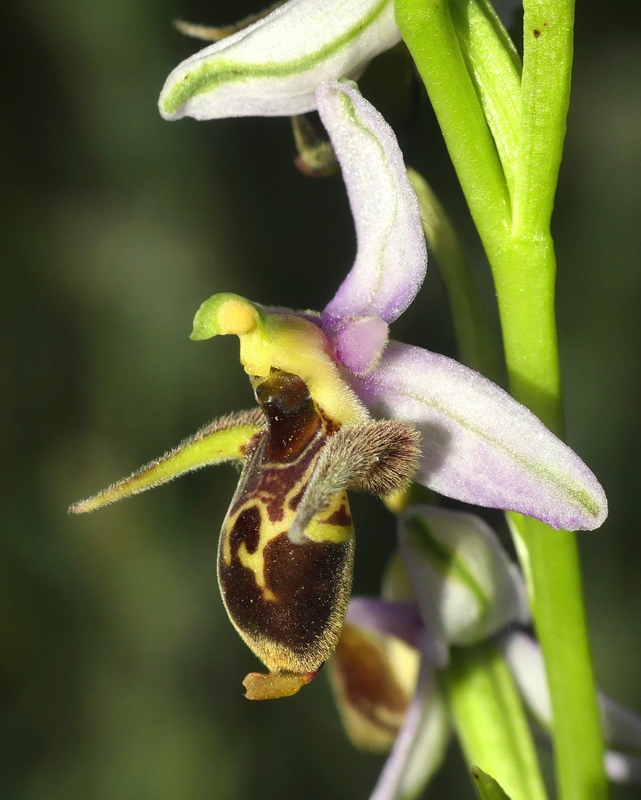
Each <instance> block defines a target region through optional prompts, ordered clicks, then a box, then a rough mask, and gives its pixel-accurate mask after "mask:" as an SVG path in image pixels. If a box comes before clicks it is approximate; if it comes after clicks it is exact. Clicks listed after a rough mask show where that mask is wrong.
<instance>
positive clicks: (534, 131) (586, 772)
mask: <svg viewBox="0 0 641 800" xmlns="http://www.w3.org/2000/svg"><path fill="white" fill-rule="evenodd" d="M453 1H454V0H453ZM456 2H457V3H459V5H458V6H457V9H456V10H455V11H454V12H453V14H454V19H455V20H456V24H455V22H454V20H453V16H452V14H451V13H450V8H449V6H448V4H447V2H445V1H444V0H396V19H397V22H398V25H399V28H400V30H401V33H402V35H403V38H404V39H405V42H406V44H407V45H408V47H409V49H410V52H411V53H412V56H413V57H414V60H415V62H416V65H417V67H418V70H419V72H420V74H421V77H422V78H423V81H424V82H425V85H426V87H427V90H428V93H429V95H430V99H431V101H432V105H433V107H434V110H435V113H436V116H437V118H438V120H439V123H440V126H441V129H442V131H443V135H444V138H445V141H446V144H447V147H448V150H449V152H450V155H451V158H452V162H453V164H454V166H455V168H456V171H457V174H458V177H459V180H460V182H461V186H462V188H463V191H464V193H465V196H466V199H467V202H468V205H469V207H470V211H471V214H472V217H473V219H474V222H475V224H476V226H477V229H478V231H479V234H480V236H481V240H482V242H483V245H484V247H485V251H486V253H487V256H488V260H489V262H490V266H491V268H492V274H493V276H494V282H495V286H496V291H497V299H498V305H499V313H500V318H501V327H502V331H503V344H504V350H505V357H506V364H507V369H508V376H509V381H510V388H511V392H512V394H513V396H514V397H515V398H516V399H517V400H519V401H520V402H521V403H523V404H524V405H526V406H528V407H529V408H530V409H531V410H532V411H534V413H536V414H537V415H538V416H539V417H540V418H541V419H542V420H543V421H544V422H545V423H546V425H548V427H549V428H551V429H552V430H553V431H554V432H555V433H557V434H558V435H560V436H562V435H563V412H562V400H561V387H560V371H559V361H558V347H557V334H556V319H555V309H554V300H555V278H556V259H555V254H554V244H553V241H552V237H551V235H550V229H549V223H550V217H551V214H552V209H553V203H554V195H555V191H556V181H557V174H558V168H559V164H560V160H561V155H562V147H563V138H564V133H565V118H566V114H567V107H568V102H569V87H570V71H571V62H572V27H573V6H572V3H571V2H569V0H525V3H524V11H525V17H524V31H525V37H524V59H523V70H522V78H521V87H522V88H521V90H520V103H519V104H518V109H519V110H518V118H516V119H512V120H511V121H510V120H509V119H507V118H508V117H509V116H510V115H512V114H516V110H515V109H516V104H514V103H513V102H512V101H510V102H502V103H498V102H496V101H495V100H494V99H493V98H494V97H495V95H496V96H498V93H499V92H500V90H501V88H500V87H501V85H502V86H503V87H505V86H507V85H508V83H511V84H512V85H513V77H514V74H516V73H517V66H518V64H517V62H515V61H514V53H513V48H512V47H510V46H507V45H505V43H503V44H501V38H502V36H503V33H502V32H501V28H500V27H497V26H496V25H492V26H490V25H488V24H486V23H485V22H484V21H483V20H482V18H481V13H483V14H485V17H486V19H487V20H489V19H490V17H489V16H488V14H487V13H486V12H485V11H484V6H481V5H480V4H478V5H479V8H477V9H474V8H473V5H474V4H475V3H476V0H474V2H472V0H456ZM466 9H467V10H466ZM479 9H480V10H479ZM466 20H467V23H466V22H465V21H466ZM473 20H476V21H477V23H478V24H476V23H475V24H474V25H472V21H473ZM464 23H465V24H466V25H467V33H465V25H464ZM479 31H480V32H481V34H482V35H480V34H479ZM493 31H494V33H495V41H494V42H492V41H491V39H492V33H493ZM474 32H476V33H474ZM473 33H474V35H472V34H473ZM499 46H505V49H506V54H505V56H503V57H500V58H499V57H496V54H497V52H498V47H499ZM464 53H465V55H464ZM492 59H493V60H494V62H495V63H496V64H498V65H499V69H498V72H497V83H496V85H494V86H492V70H491V69H489V68H488V63H490V61H491V60H492ZM510 61H511V62H512V64H513V67H510V65H509V62H510ZM468 65H469V69H468ZM512 70H514V71H512ZM470 73H471V74H470ZM510 74H511V75H512V77H509V78H508V79H507V80H508V83H506V76H510ZM510 91H513V89H512V90H510ZM483 98H485V99H483ZM490 101H492V102H490ZM510 109H512V110H510ZM486 114H487V118H486V116H485V115H486ZM486 119H487V121H486ZM514 130H517V131H518V136H517V141H516V151H515V150H514V138H513V137H514ZM495 137H496V140H498V141H496V142H495ZM510 163H511V165H512V166H511V168H510V167H509V166H507V167H505V169H504V165H507V164H510ZM510 172H511V177H510ZM506 175H507V176H508V177H506ZM453 311H454V313H457V312H456V311H455V310H454V306H453ZM467 325H469V326H473V325H474V318H471V319H470V320H468V323H467ZM459 327H460V325H459V324H458V323H457V332H458V329H459ZM481 335H483V334H482V332H481ZM510 516H511V520H510V521H511V525H512V530H513V532H514V533H515V539H516V542H517V547H518V550H519V557H520V559H521V562H522V564H523V566H524V569H525V572H526V574H527V576H528V584H529V589H530V596H531V601H532V610H533V615H534V620H535V624H536V629H537V634H538V636H539V639H540V641H541V645H542V647H543V652H544V655H545V660H546V669H547V673H548V679H549V682H550V689H551V694H552V706H553V712H554V729H553V738H554V745H555V755H556V769H557V783H558V787H559V796H560V797H561V799H562V800H603V798H605V797H607V783H606V779H605V773H604V766H603V753H604V751H603V740H602V735H601V729H600V720H599V716H598V709H597V704H596V698H595V686H594V677H593V674H592V667H591V660H590V653H589V644H588V638H587V627H586V620H585V612H584V608H583V601H582V586H581V573H580V564H579V558H578V552H577V545H576V538H575V536H574V535H573V534H570V533H565V532H563V531H558V532H556V531H551V530H550V529H549V528H547V527H546V526H545V525H543V524H542V523H540V522H537V521H535V520H531V519H527V518H524V517H520V516H518V515H510ZM477 763H478V762H477ZM480 766H481V767H483V765H482V764H480ZM489 772H490V774H493V775H494V773H493V772H492V770H491V769H490V770H489ZM495 777H498V776H495ZM504 788H506V787H504ZM509 793H510V792H509V790H508V794H509Z"/></svg>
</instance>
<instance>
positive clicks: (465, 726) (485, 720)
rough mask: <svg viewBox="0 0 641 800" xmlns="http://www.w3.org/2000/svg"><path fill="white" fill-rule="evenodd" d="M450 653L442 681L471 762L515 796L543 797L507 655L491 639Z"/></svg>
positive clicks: (536, 799)
mask: <svg viewBox="0 0 641 800" xmlns="http://www.w3.org/2000/svg"><path fill="white" fill-rule="evenodd" d="M451 653H452V660H451V662H450V665H449V667H448V668H447V670H446V671H445V673H444V674H445V679H444V682H445V687H446V690H447V692H448V695H449V699H450V706H451V709H452V716H453V720H454V727H455V728H456V732H457V734H458V738H459V741H460V743H461V746H462V748H463V752H464V754H465V758H466V760H467V763H468V764H469V766H470V767H474V766H476V767H480V768H481V769H482V770H483V771H484V772H486V773H489V774H490V775H492V777H493V778H494V779H495V780H496V781H498V783H499V784H500V785H501V787H502V788H503V789H504V790H505V792H506V793H507V794H508V795H509V797H510V798H511V800H545V798H546V793H545V786H544V784H543V779H542V778H541V772H540V770H539V763H538V759H537V754H536V748H535V746H534V742H533V740H532V734H531V732H530V728H529V725H528V721H527V718H526V716H525V711H524V710H523V706H522V704H521V698H520V697H519V693H518V691H517V688H516V686H515V684H514V679H513V678H512V674H511V673H510V670H509V669H508V667H507V664H506V663H505V661H504V659H503V657H502V656H501V654H500V653H499V652H498V650H497V649H496V647H495V646H494V645H493V644H492V643H490V642H485V643H484V644H481V645H477V646H475V647H468V648H453V649H452V651H451Z"/></svg>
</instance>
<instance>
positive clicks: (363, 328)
mask: <svg viewBox="0 0 641 800" xmlns="http://www.w3.org/2000/svg"><path fill="white" fill-rule="evenodd" d="M388 333H389V326H388V325H387V323H386V322H385V320H383V319H381V318H380V317H347V318H346V319H344V320H342V321H341V322H340V323H339V325H338V327H337V329H336V356H337V358H338V360H339V361H340V362H341V364H343V366H345V367H347V369H348V370H350V372H353V373H354V374H355V375H361V376H365V375H368V374H369V373H370V372H371V371H372V370H373V369H374V368H375V367H376V366H377V365H378V363H379V361H380V360H381V356H382V355H383V350H384V349H385V345H386V344H387V337H388Z"/></svg>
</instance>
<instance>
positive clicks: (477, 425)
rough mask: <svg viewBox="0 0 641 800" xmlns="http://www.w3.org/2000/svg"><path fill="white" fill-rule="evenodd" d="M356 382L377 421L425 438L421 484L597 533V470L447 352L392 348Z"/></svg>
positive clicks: (601, 497) (600, 515) (600, 507)
mask: <svg viewBox="0 0 641 800" xmlns="http://www.w3.org/2000/svg"><path fill="white" fill-rule="evenodd" d="M352 386H353V388H354V389H355V391H356V393H357V394H358V395H359V397H360V398H361V400H362V401H363V402H364V403H365V404H366V405H367V406H368V408H369V409H370V411H372V412H373V413H374V415H375V416H381V417H393V418H394V419H400V420H404V421H408V422H411V423H412V424H413V425H415V426H416V427H417V428H418V430H419V431H420V433H421V435H422V451H423V456H422V460H421V463H420V465H419V470H418V474H417V476H416V480H417V481H418V482H419V483H422V484H423V485H424V486H427V487H429V488H430V489H433V490H434V491H436V492H439V493H440V494H443V495H445V496H447V497H453V498H455V499H457V500H463V501H464V502H467V503H473V504H474V505H479V506H486V507H489V508H502V509H507V510H511V511H517V512H519V513H522V514H527V515H528V516H531V517H536V518H537V519H540V520H542V521H543V522H545V523H547V524H548V525H550V526H551V527H553V528H564V529H566V530H592V529H594V528H598V527H599V526H600V525H601V524H602V523H603V521H604V520H605V518H606V516H607V510H608V506H607V500H606V497H605V493H604V492H603V489H602V488H601V485H600V484H599V482H598V481H597V479H596V478H595V476H594V474H593V473H592V472H591V471H590V470H589V469H588V467H587V466H586V465H585V464H584V463H583V461H581V459H580V458H579V457H578V456H577V455H576V453H574V452H573V451H572V450H571V449H570V448H569V447H568V446H567V445H565V444H564V443H563V442H562V441H560V439H558V438H557V437H556V436H554V434H552V433H551V432H550V431H549V430H548V429H547V428H546V427H545V425H543V423H542V422H541V421H540V420H539V419H538V418H537V417H536V416H535V415H534V414H532V412H531V411H529V410H528V409H527V408H525V407H524V406H522V405H521V404H520V403H517V402H516V400H514V399H513V398H512V397H510V395H508V394H507V393H506V392H504V391H503V390H502V389H501V388H499V387H498V386H496V384H494V383H492V382H491V381H489V380H487V379H486V378H484V377H483V376H482V375H480V374H479V373H478V372H474V371H473V370H471V369H468V368H467V367H464V366H462V365H461V364H459V363H458V362H456V361H453V360H452V359H450V358H447V357H446V356H442V355H439V354H436V353H430V352H429V351H427V350H423V349H421V348H419V347H412V346H410V345H404V344H400V343H398V342H391V343H390V344H389V345H388V346H387V348H386V350H385V352H384V354H383V356H382V359H381V363H380V364H379V366H378V368H377V369H376V370H375V371H374V373H373V374H372V375H370V376H369V377H367V378H364V379H359V378H354V380H353V382H352Z"/></svg>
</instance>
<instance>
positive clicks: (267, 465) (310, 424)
mask: <svg viewBox="0 0 641 800" xmlns="http://www.w3.org/2000/svg"><path fill="white" fill-rule="evenodd" d="M295 5H296V7H298V5H301V6H303V5H305V4H304V2H302V1H301V3H300V4H298V3H297V4H295ZM356 5H358V4H356ZM283 8H285V7H283ZM275 13H278V12H275ZM316 103H317V106H318V110H319V113H320V116H321V119H322V120H323V123H324V124H325V126H326V128H327V130H328V133H329V136H330V138H331V141H332V144H333V147H334V149H335V151H336V155H337V157H338V160H339V162H340V164H341V168H342V171H343V176H344V179H345V183H346V186H347V193H348V197H349V201H350V206H351V209H352V214H353V216H354V221H355V226H356V235H357V242H358V251H357V256H356V260H355V263H354V266H353V267H352V269H351V271H350V273H349V274H348V276H347V277H346V278H345V280H344V281H343V283H342V285H341V286H340V287H339V289H338V291H337V293H336V295H335V296H334V298H333V299H332V300H331V301H330V302H329V303H328V304H327V306H326V307H325V308H324V310H323V312H322V313H321V314H318V313H316V312H310V311H307V312H296V311H288V310H284V309H267V308H265V307H263V306H260V305H258V304H256V303H252V302H250V301H248V300H245V299H244V298H241V297H239V296H237V295H233V294H217V295H214V296H213V297H211V298H209V300H207V301H205V303H203V305H202V306H201V308H200V309H199V310H198V313H197V314H196V317H195V320H194V329H193V333H192V339H196V340H203V339H208V338H210V337H212V336H216V335H222V334H235V335H237V336H238V337H239V340H240V360H241V363H242V364H243V367H244V369H245V371H246V373H247V374H248V375H249V376H250V379H251V382H252V386H253V388H254V391H255V395H256V399H257V401H258V404H259V406H260V409H255V410H254V411H249V412H242V413H240V414H232V415H230V416H228V417H225V418H223V419H222V420H218V421H215V422H213V423H211V424H210V425H208V426H206V427H205V428H203V429H202V430H201V431H199V432H198V433H197V434H196V435H195V436H193V437H191V438H190V439H187V440H186V441H185V442H183V443H182V444H181V445H180V446H179V447H177V448H176V449H175V450H172V451H170V452H169V453H167V454H166V455H165V456H164V457H163V458H161V459H160V460H158V461H155V462H152V463H151V464H149V465H147V466H146V467H143V468H142V469H141V470H140V471H138V472H137V473H135V474H134V475H132V476H130V477H129V478H126V479H124V480H123V481H120V482H119V483H116V484H114V485H113V486H111V487H110V488H108V489H106V490H104V491H103V492H101V493H99V494H98V495H96V496H95V497H93V498H90V499H89V500H86V501H84V502H82V503H79V504H76V505H75V506H73V507H72V511H74V512H84V511H89V510H92V509H94V508H98V507H100V506H102V505H105V504H107V503H110V502H113V501H114V500H118V499H120V498H122V497H125V496H128V495H132V494H135V493H137V492H141V491H144V490H146V489H149V488H151V487H152V486H156V485H158V484H160V483H163V482H165V481H168V480H171V479H172V478H174V477H176V476H177V475H180V474H183V473H185V472H188V471H190V470H194V469H199V468H200V467H203V466H206V465H210V464H215V463H220V462H222V461H225V460H236V461H238V462H240V463H242V464H244V469H243V473H242V476H241V480H240V483H239V487H238V489H237V491H236V494H235V496H234V498H233V500H232V504H231V507H230V509H229V512H228V514H227V517H226V519H225V522H224V524H223V530H222V533H221V539H220V545H219V560H218V574H219V582H220V585H221V590H222V594H223V600H224V603H225V606H226V608H227V611H228V613H229V616H230V619H231V620H232V622H233V624H234V625H235V626H236V628H237V630H238V631H239V633H240V635H241V636H242V637H243V639H244V640H245V641H246V642H247V644H248V645H249V646H250V647H251V648H252V650H253V651H254V652H255V653H256V654H257V655H258V656H259V658H260V659H261V660H262V661H263V663H265V664H266V666H267V667H268V669H269V670H270V672H269V674H267V675H264V674H260V673H252V674H251V675H250V676H248V678H247V679H246V681H245V686H246V688H247V691H248V694H247V696H248V697H252V698H256V699H258V698H269V697H279V696H285V695H287V694H293V693H294V692H296V691H297V690H298V689H299V688H300V686H302V685H303V684H305V683H306V682H308V681H309V680H311V678H312V677H313V676H314V675H315V674H316V672H317V671H318V669H319V668H320V666H321V665H322V664H323V663H324V661H326V660H327V658H329V656H330V655H331V653H332V652H333V650H334V647H335V645H336V642H337V640H338V636H339V634H340V629H341V625H342V622H343V618H344V616H345V613H346V609H347V603H348V599H349V591H350V585H351V573H352V562H353V549H354V539H353V524H352V517H351V513H350V510H349V503H348V498H347V494H346V490H347V489H357V490H361V491H370V492H373V493H375V494H378V495H386V494H389V493H390V492H393V491H396V490H399V489H401V488H402V487H404V486H405V485H407V484H408V482H409V481H410V480H411V479H412V478H414V479H415V480H417V481H418V482H420V483H422V484H423V485H425V486H428V487H430V488H432V489H434V490H435V491H438V492H440V493H441V494H444V495H447V496H449V497H453V498H457V499H459V500H464V501H466V502H469V503H475V504H478V505H483V506H489V507H495V508H502V509H511V510H514V511H518V512H520V513H522V514H528V515H531V516H535V517H538V518H539V519H542V520H545V521H546V522H548V523H549V524H551V525H552V526H553V527H556V528H559V527H565V528H570V529H591V528H595V527H597V526H598V525H600V524H601V522H602V521H603V519H604V518H605V516H606V514H607V504H606V500H605V496H604V493H603V490H602V489H601V486H600V485H599V483H598V481H597V480H596V478H595V477H594V475H593V474H592V473H591V472H590V470H589V469H588V468H587V467H586V466H585V464H584V463H583V462H582V461H581V459H580V458H579V457H578V456H577V455H576V454H575V453H574V452H573V451H572V450H570V449H569V448H568V447H567V446H566V445H565V444H563V443H562V442H561V441H560V440H559V439H557V438H556V437H555V436H554V435H553V434H552V433H551V432H550V431H549V430H548V429H547V428H546V427H545V426H544V425H543V424H542V423H541V422H540V421H539V420H538V419H537V417H535V416H534V415H533V414H532V413H530V412H529V411H528V410H527V409H526V408H524V407H523V406H521V405H519V404H518V403H517V402H516V401H515V400H513V399H512V398H511V397H510V396H509V395H508V394H507V393H506V392H504V391H503V390H502V389H500V388H499V387H498V386H495V385H494V384H493V383H491V382H490V381H488V380H487V379H486V378H484V377H483V376H481V375H479V374H478V373H475V372H473V371H472V370H470V369H467V368H466V367H463V366H461V365H460V364H458V363H457V362H455V361H453V360H451V359H449V358H446V357H445V356H442V355H438V354H435V353H430V352H428V351H427V350H423V349H421V348H418V347H412V346H410V345H405V344H400V343H398V342H389V341H388V326H389V325H390V324H391V323H393V322H394V321H395V320H396V319H397V318H398V317H399V316H400V315H401V314H402V313H403V311H404V310H405V309H406V308H407V307H408V306H409V304H410V303H411V302H412V300H413V299H414V297H415V295H416V293H417V292H418V290H419V288H420V286H421V283H422V281H423V278H424V275H425V269H426V249H425V241H424V238H423V233H422V230H421V220H420V215H419V209H418V203H417V200H416V196H415V194H414V192H413V190H412V188H411V185H410V183H409V180H408V178H407V174H406V171H405V166H404V163H403V158H402V155H401V152H400V149H399V147H398V143H397V142H396V138H395V136H394V134H393V132H392V130H391V128H390V127H389V126H388V125H387V123H386V122H385V120H384V119H383V117H382V116H381V115H380V114H379V113H378V112H377V111H376V110H375V109H374V108H373V107H372V106H371V105H370V104H369V103H368V102H367V101H366V100H365V99H364V98H363V97H362V96H361V95H360V94H359V92H358V90H357V89H356V88H355V86H354V85H352V84H350V83H347V82H329V83H324V84H322V85H321V86H319V88H318V90H317V92H316ZM488 624H490V620H489V619H488ZM492 624H493V623H492Z"/></svg>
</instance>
